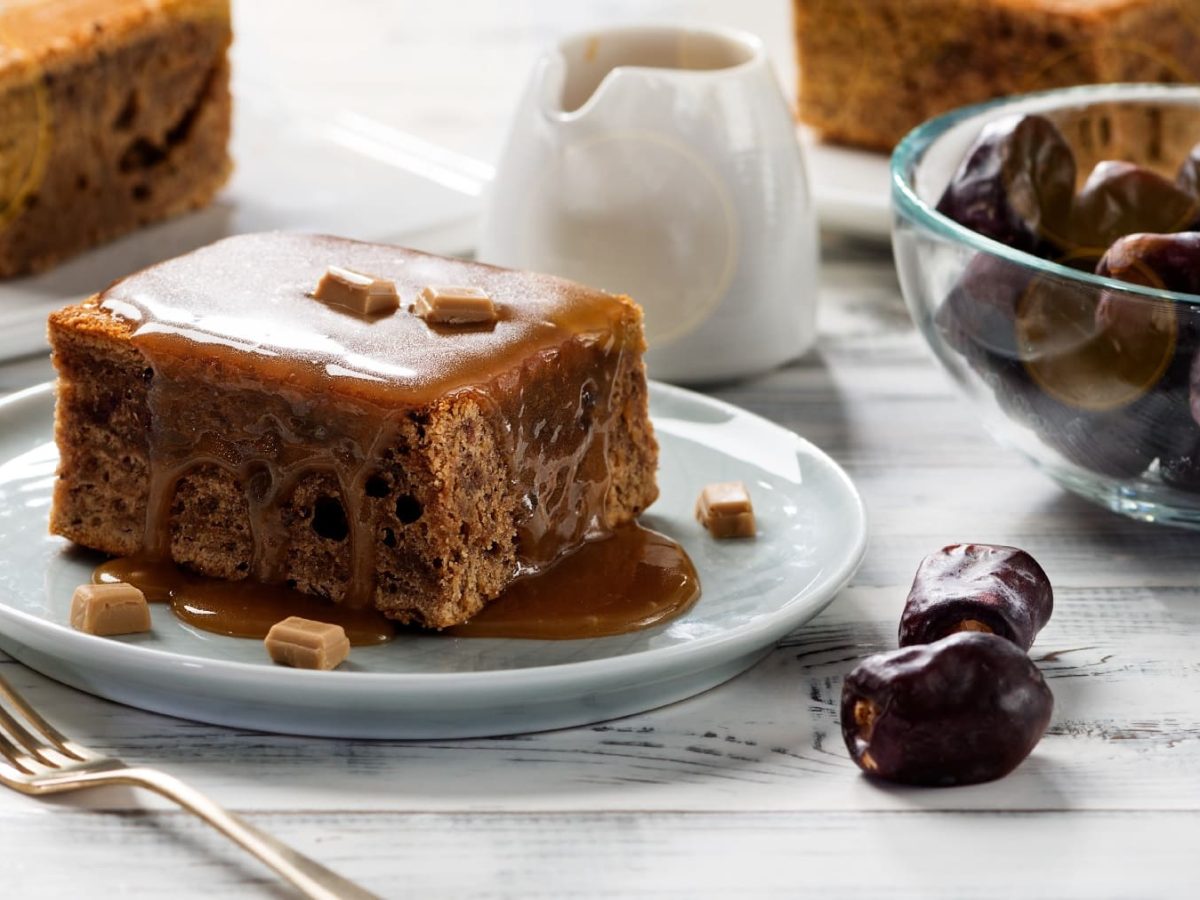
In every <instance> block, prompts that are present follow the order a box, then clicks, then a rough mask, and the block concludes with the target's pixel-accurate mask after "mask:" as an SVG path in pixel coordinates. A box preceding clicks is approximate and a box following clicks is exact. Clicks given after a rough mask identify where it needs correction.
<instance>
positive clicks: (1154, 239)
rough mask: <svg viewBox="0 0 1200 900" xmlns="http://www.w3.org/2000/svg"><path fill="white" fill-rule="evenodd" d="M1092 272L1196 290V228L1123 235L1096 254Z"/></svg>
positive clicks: (1199, 239) (1199, 237)
mask: <svg viewBox="0 0 1200 900" xmlns="http://www.w3.org/2000/svg"><path fill="white" fill-rule="evenodd" d="M1096 274H1097V275H1103V276H1104V277H1106V278H1115V279H1117V280H1118V281H1128V282H1129V283H1130V284H1140V285H1145V286H1146V287H1153V288H1162V289H1164V290H1168V291H1179V292H1180V293H1184V294H1200V232H1196V231H1180V232H1176V233H1175V234H1128V235H1125V236H1124V237H1122V238H1119V239H1117V240H1116V241H1114V242H1113V244H1112V246H1110V247H1109V248H1108V250H1107V251H1106V252H1105V254H1104V256H1102V257H1101V258H1100V262H1099V263H1097V265H1096Z"/></svg>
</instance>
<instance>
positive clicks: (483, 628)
mask: <svg viewBox="0 0 1200 900" xmlns="http://www.w3.org/2000/svg"><path fill="white" fill-rule="evenodd" d="M699 597H700V579H699V577H698V576H697V575H696V569H695V567H694V566H693V565H692V561H691V559H689V558H688V555H687V553H686V552H684V549H683V548H682V547H680V546H679V544H677V543H676V542H675V541H673V540H671V539H670V538H669V537H666V536H665V535H662V534H659V533H658V532H656V531H650V530H649V529H647V528H643V527H641V526H640V525H626V526H622V527H620V528H618V529H616V530H615V531H614V532H613V533H612V534H611V535H610V536H609V537H607V538H604V539H603V540H599V541H590V542H588V543H586V544H584V545H583V546H582V547H580V548H579V549H578V550H576V551H575V552H574V553H572V554H571V555H570V556H567V557H564V558H563V559H561V560H559V562H558V563H557V564H555V565H554V566H551V567H550V568H549V569H546V570H545V571H543V572H540V573H539V574H537V575H527V576H524V577H522V578H518V579H517V580H516V581H514V582H513V583H512V584H510V585H509V586H508V587H507V588H506V589H505V591H504V593H502V594H501V595H500V596H499V597H498V598H497V599H496V600H495V601H493V602H492V603H490V604H489V605H487V606H485V607H484V608H483V611H482V612H480V613H478V614H477V615H476V616H475V617H474V618H472V619H471V620H470V621H469V622H467V623H466V624H465V625H456V626H455V627H453V628H449V629H447V630H446V633H447V634H451V635H454V636H456V637H491V638H497V637H499V638H540V639H551V640H562V639H569V638H593V637H604V636H606V635H612V634H626V633H627V632H630V631H637V630H638V629H641V628H649V627H650V626H652V625H658V624H661V623H663V622H666V621H668V620H670V619H673V618H675V617H676V616H678V615H681V614H682V613H684V612H686V611H687V610H688V609H690V608H691V607H692V605H693V604H694V603H695V602H696V600H697V599H699Z"/></svg>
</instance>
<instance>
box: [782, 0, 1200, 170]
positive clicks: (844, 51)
mask: <svg viewBox="0 0 1200 900" xmlns="http://www.w3.org/2000/svg"><path fill="white" fill-rule="evenodd" d="M793 3H794V9H795V29H796V44H797V49H798V55H799V64H800V84H799V114H800V118H801V120H802V121H804V122H805V123H806V124H808V125H810V126H811V127H812V128H813V129H814V130H816V131H817V132H818V133H819V134H820V135H821V136H822V137H823V138H825V139H826V140H830V141H835V142H842V143H847V144H857V145H860V146H863V147H867V148H871V149H875V150H891V149H892V147H893V146H894V145H895V144H896V143H898V142H899V140H900V139H901V138H902V137H903V136H904V135H905V134H906V133H907V132H908V131H909V130H910V129H912V128H915V127H916V126H917V125H919V124H920V123H921V122H923V121H924V120H925V119H928V118H930V117H931V116H935V115H938V114H939V113H942V112H945V111H947V110H950V109H953V108H955V107H958V106H963V105H966V104H970V103H978V102H981V101H984V100H988V99H991V98H993V97H1000V96H1004V95H1007V94H1021V93H1026V92H1029V91H1037V90H1044V89H1049V88H1056V87H1065V86H1068V85H1076V84H1093V83H1102V82H1114V81H1151V82H1160V81H1161V82H1194V81H1198V80H1200V0H856V2H847V0H793Z"/></svg>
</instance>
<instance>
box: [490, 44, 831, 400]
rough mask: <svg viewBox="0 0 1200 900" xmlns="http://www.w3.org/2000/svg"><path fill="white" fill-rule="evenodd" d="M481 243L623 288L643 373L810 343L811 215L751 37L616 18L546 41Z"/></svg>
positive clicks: (781, 104) (791, 130)
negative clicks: (644, 344)
mask: <svg viewBox="0 0 1200 900" xmlns="http://www.w3.org/2000/svg"><path fill="white" fill-rule="evenodd" d="M479 259H480V260H482V261H484V262H491V263H495V264H497V265H503V266H510V267H513V268H520V269H530V270H536V271H543V272H550V273H553V274H556V275H561V276H564V277H567V278H572V279H574V280H577V281H580V282H583V283H585V284H589V285H591V286H593V287H598V288H603V289H605V290H609V291H613V292H617V293H625V294H629V295H630V296H632V297H633V298H634V299H635V300H637V301H638V302H640V303H641V304H642V306H643V307H644V308H645V310H646V331H647V338H648V340H649V344H650V352H649V354H648V356H647V362H648V365H649V368H650V374H651V375H652V376H653V377H656V378H660V379H665V380H668V381H683V382H705V381H716V380H720V379H726V378H734V377H739V376H744V375H749V374H753V373H756V372H761V371H765V370H767V369H770V368H772V367H774V366H777V365H779V364H780V363H783V362H786V361H787V360H789V359H792V358H793V357H796V356H798V355H800V354H801V353H803V352H804V351H805V350H807V349H808V347H809V346H810V345H811V344H812V341H813V338H814V332H815V321H814V320H815V309H816V292H817V259H818V250H817V229H816V222H815V215H814V210H813V204H812V199H811V196H810V193H809V190H808V185H807V181H806V177H805V168H804V160H803V156H802V151H801V148H800V145H799V142H798V141H797V137H796V131H795V124H794V122H793V120H792V116H791V113H790V111H789V110H788V108H787V105H786V102H785V101H784V99H783V95H782V93H781V91H780V88H779V84H778V82H777V81H776V78H775V76H774V73H773V72H772V69H771V66H770V64H769V62H768V60H767V57H766V54H765V51H764V50H763V46H762V43H761V42H760V41H759V40H758V39H757V38H755V37H753V36H752V35H748V34H744V33H741V32H736V31H731V30H725V29H713V28H675V27H628V28H617V29H611V30H606V31H600V32H594V33H590V34H581V35H576V36H574V37H570V38H567V39H565V40H563V41H561V42H560V43H558V44H557V45H556V46H554V47H552V48H551V49H549V50H548V51H547V52H546V53H545V54H544V55H543V56H542V58H541V59H540V60H539V61H538V63H537V65H536V67H535V69H534V73H533V76H532V79H531V81H530V83H529V85H528V87H527V89H526V92H525V95H524V98H523V100H522V101H521V104H520V106H519V108H518V110H517V113H516V116H515V118H514V120H513V123H512V127H511V131H510V134H509V136H508V141H507V145H506V147H505V149H504V151H503V154H502V156H501V159H500V163H499V165H498V167H497V172H496V178H495V181H494V183H493V185H492V188H491V192H490V194H489V197H488V202H487V204H486V207H485V213H484V218H483V224H482V234H481V238H480V243H479Z"/></svg>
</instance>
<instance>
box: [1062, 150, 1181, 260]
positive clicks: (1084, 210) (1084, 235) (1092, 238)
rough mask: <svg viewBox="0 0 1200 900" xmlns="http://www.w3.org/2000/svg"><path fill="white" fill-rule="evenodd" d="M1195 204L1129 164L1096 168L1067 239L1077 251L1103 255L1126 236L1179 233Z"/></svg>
mask: <svg viewBox="0 0 1200 900" xmlns="http://www.w3.org/2000/svg"><path fill="white" fill-rule="evenodd" d="M1198 211H1200V203H1198V202H1197V200H1196V198H1195V197H1193V196H1192V195H1191V194H1189V193H1187V192H1186V191H1183V190H1181V189H1180V188H1178V187H1177V186H1176V185H1174V184H1172V183H1171V182H1170V181H1167V179H1165V178H1163V177H1162V176H1161V175H1158V174H1157V173H1155V172H1151V171H1150V170H1149V169H1146V168H1143V167H1141V166H1138V165H1135V164H1134V163H1129V162H1121V161H1118V160H1106V161H1104V162H1100V163H1097V164H1096V167H1095V168H1094V169H1092V171H1091V174H1090V175H1088V178H1087V181H1085V182H1084V185H1083V187H1082V188H1080V190H1079V195H1078V196H1077V197H1076V198H1075V206H1074V210H1073V211H1072V213H1071V239H1072V241H1073V242H1074V245H1075V246H1076V247H1082V248H1088V249H1092V250H1102V249H1104V248H1107V247H1109V246H1110V245H1111V244H1112V243H1113V241H1115V240H1117V239H1118V238H1121V237H1125V236H1126V235H1129V234H1137V233H1139V232H1155V233H1158V234H1165V233H1167V232H1171V231H1184V230H1186V229H1188V228H1190V227H1191V226H1192V225H1193V224H1194V223H1195V222H1196V217H1197V212H1198Z"/></svg>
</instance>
